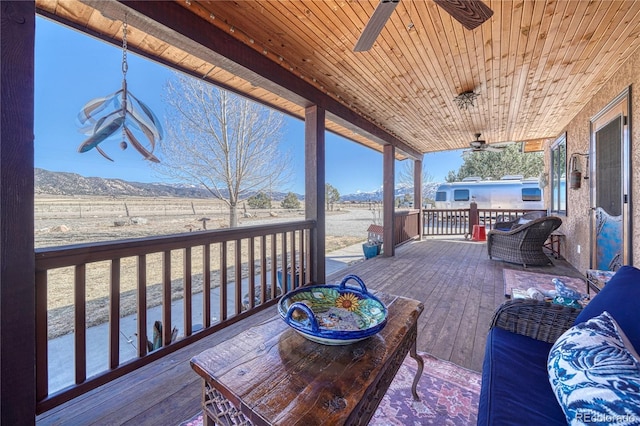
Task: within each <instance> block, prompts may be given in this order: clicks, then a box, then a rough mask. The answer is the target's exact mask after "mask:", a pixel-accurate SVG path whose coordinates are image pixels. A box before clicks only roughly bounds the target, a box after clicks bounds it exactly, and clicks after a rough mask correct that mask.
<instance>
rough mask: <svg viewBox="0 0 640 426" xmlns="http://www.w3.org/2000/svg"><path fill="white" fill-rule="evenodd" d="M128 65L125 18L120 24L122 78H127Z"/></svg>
mask: <svg viewBox="0 0 640 426" xmlns="http://www.w3.org/2000/svg"><path fill="white" fill-rule="evenodd" d="M128 69H129V64H127V16H126V15H125V17H124V22H123V23H122V78H126V77H127V70H128Z"/></svg>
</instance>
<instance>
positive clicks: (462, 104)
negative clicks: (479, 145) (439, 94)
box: [453, 90, 480, 136]
mask: <svg viewBox="0 0 640 426" xmlns="http://www.w3.org/2000/svg"><path fill="white" fill-rule="evenodd" d="M478 96H480V94H479V93H475V92H474V91H473V90H468V91H466V92H462V93H460V94H459V95H458V96H456V97H455V98H453V100H454V101H455V103H456V104H458V108H460V109H463V110H467V109H469V108H470V107H473V106H475V102H476V98H477V97H478ZM477 136H479V135H477Z"/></svg>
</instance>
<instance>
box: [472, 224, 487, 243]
mask: <svg viewBox="0 0 640 426" xmlns="http://www.w3.org/2000/svg"><path fill="white" fill-rule="evenodd" d="M471 239H472V240H473V241H486V240H487V231H486V229H485V227H484V225H473V234H472V235H471Z"/></svg>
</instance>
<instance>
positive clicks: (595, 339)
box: [547, 311, 640, 425]
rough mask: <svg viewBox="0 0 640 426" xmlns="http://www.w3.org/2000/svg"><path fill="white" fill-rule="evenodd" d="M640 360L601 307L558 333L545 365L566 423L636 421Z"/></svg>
mask: <svg viewBox="0 0 640 426" xmlns="http://www.w3.org/2000/svg"><path fill="white" fill-rule="evenodd" d="M639 360H640V357H639V356H638V354H637V353H636V351H635V350H634V348H633V346H631V344H630V343H629V341H628V339H627V337H626V336H625V335H624V333H623V331H622V329H621V328H620V327H619V326H618V324H617V323H616V321H615V320H614V319H613V318H612V317H611V315H609V313H608V312H606V311H605V312H603V313H602V314H601V315H599V316H597V317H594V318H592V319H590V320H589V321H587V322H583V323H580V324H577V325H575V326H573V327H572V328H570V329H569V330H567V331H566V332H565V333H564V334H563V335H562V336H560V338H559V339H558V340H557V341H556V343H555V344H554V345H553V347H552V348H551V351H550V352H549V362H548V364H547V370H548V372H549V382H550V383H551V387H552V388H553V390H554V392H555V394H556V398H557V399H558V402H559V403H560V406H561V407H562V410H563V411H564V414H565V416H566V417H567V421H568V422H569V424H571V425H581V424H593V423H597V424H616V425H638V424H640V361H639Z"/></svg>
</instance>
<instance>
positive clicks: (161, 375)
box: [37, 237, 581, 425]
mask: <svg viewBox="0 0 640 426" xmlns="http://www.w3.org/2000/svg"><path fill="white" fill-rule="evenodd" d="M553 262H554V265H553V266H544V267H529V268H527V269H526V270H527V271H530V272H541V273H547V274H556V275H567V276H576V277H580V276H581V274H580V273H579V272H578V271H577V270H575V269H574V268H573V267H572V266H571V265H569V264H568V263H567V262H566V261H564V260H562V259H559V260H555V259H554V260H553ZM504 269H516V270H524V268H523V267H522V266H519V265H514V264H509V263H504V262H501V261H495V260H490V259H489V258H488V256H487V249H486V244H485V243H479V242H472V241H467V240H464V239H463V238H462V237H452V238H447V239H445V238H434V239H426V240H424V241H417V242H411V243H408V244H405V245H403V246H401V247H399V248H397V249H396V256H395V257H390V258H385V257H382V256H378V257H375V258H373V259H369V260H365V261H361V262H357V263H355V264H353V265H351V266H349V267H347V268H346V269H342V270H340V271H338V272H335V273H333V274H332V275H330V276H328V277H327V282H328V283H335V282H338V281H340V280H341V278H342V277H344V276H345V275H347V274H356V275H358V276H360V277H361V278H362V279H363V280H364V282H365V283H366V285H367V288H369V289H370V290H373V291H383V292H386V293H392V294H396V295H400V296H405V297H410V298H413V299H418V300H420V301H422V302H423V303H424V306H425V309H424V312H423V314H422V315H421V317H420V320H419V324H418V350H419V351H424V352H428V353H431V354H433V355H434V356H436V357H439V358H442V359H447V360H450V361H452V362H454V363H456V364H459V365H461V366H463V367H466V368H470V369H472V370H477V371H480V369H481V367H482V358H483V356H484V345H485V337H486V334H487V331H488V327H489V322H490V320H491V316H492V314H493V311H494V310H495V309H496V307H498V305H500V304H501V303H502V302H503V301H504V300H506V299H505V296H504V287H503V273H502V271H503V270H504ZM275 312H276V310H275V307H270V308H268V309H266V310H264V311H262V312H259V313H258V314H256V315H254V316H253V317H251V318H249V319H246V320H243V321H240V322H238V323H235V324H233V325H232V326H230V327H228V328H226V329H224V330H222V331H220V332H218V333H215V334H213V335H211V336H209V337H207V338H204V339H202V340H201V341H199V342H197V343H195V344H193V345H191V346H188V347H186V348H183V349H181V350H178V351H176V352H174V353H172V354H170V355H168V356H166V357H164V358H162V359H160V360H158V361H156V362H154V363H152V364H150V365H147V366H145V367H143V368H140V369H139V370H136V371H134V372H133V373H131V374H128V375H126V376H124V377H121V378H119V379H117V380H115V381H113V382H110V383H108V384H106V385H104V386H102V387H100V388H98V389H96V390H94V391H91V392H89V393H87V394H85V395H82V396H80V397H78V398H76V399H75V400H72V401H70V402H68V403H66V404H63V405H62V406H60V407H57V408H55V409H53V410H51V411H49V412H47V413H45V414H44V415H42V416H39V418H38V419H37V423H38V424H41V425H45V424H84V425H89V424H100V425H107V424H108V425H116V424H117V425H122V424H130V425H141V424H161V425H178V424H179V423H180V422H181V421H184V420H186V419H188V418H189V417H191V416H192V415H194V414H195V413H197V412H198V411H199V410H200V398H201V380H200V378H199V376H197V375H196V374H195V373H194V372H193V371H192V370H191V367H190V365H189V360H190V359H191V357H192V356H194V355H196V354H198V353H200V352H202V351H203V350H205V349H207V348H209V347H211V346H214V345H215V344H218V343H219V342H221V341H224V340H225V338H226V337H227V336H231V335H235V334H237V333H238V332H239V331H240V330H243V329H245V328H247V327H249V326H251V325H252V324H257V323H259V322H262V321H264V320H265V319H266V318H269V317H271V316H272V315H274V314H275Z"/></svg>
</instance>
